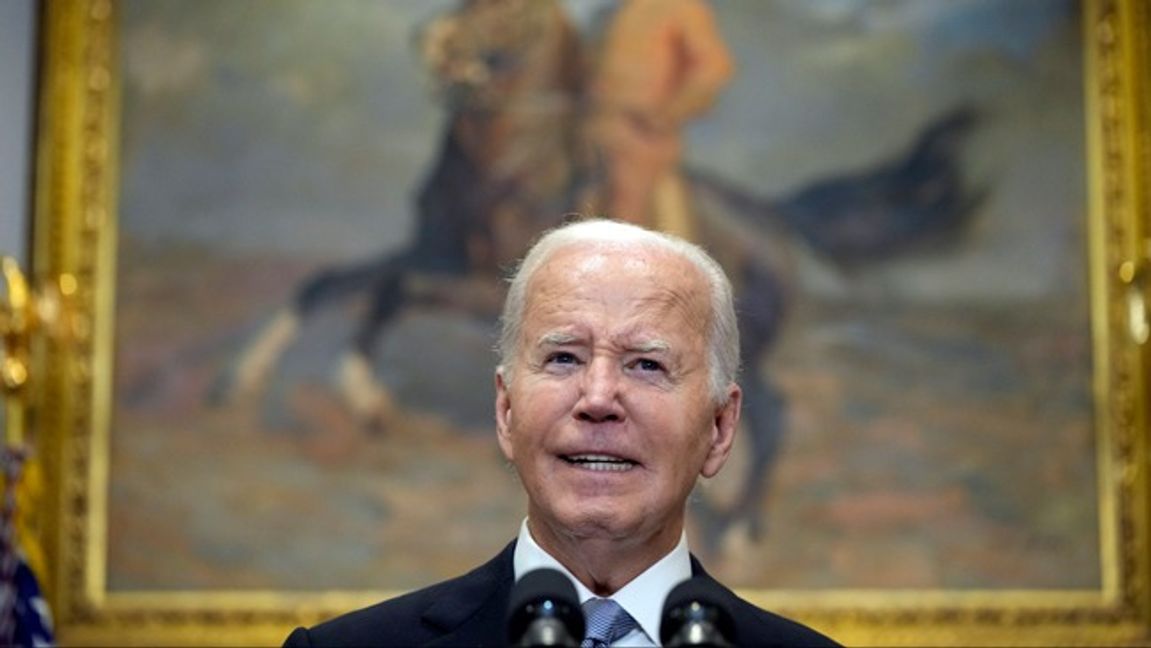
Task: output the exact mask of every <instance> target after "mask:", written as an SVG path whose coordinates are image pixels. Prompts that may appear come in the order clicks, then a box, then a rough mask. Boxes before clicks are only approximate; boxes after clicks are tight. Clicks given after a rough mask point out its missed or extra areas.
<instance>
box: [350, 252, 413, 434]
mask: <svg viewBox="0 0 1151 648" xmlns="http://www.w3.org/2000/svg"><path fill="white" fill-rule="evenodd" d="M407 275H408V267H407V264H406V262H404V260H403V259H398V260H397V263H395V264H393V265H391V266H389V267H388V268H386V269H385V270H384V271H383V272H381V273H380V274H379V276H378V277H377V278H376V283H375V285H374V286H373V287H372V290H371V302H370V303H369V305H368V310H367V312H366V313H365V314H364V317H363V318H362V319H361V320H360V323H359V326H358V327H357V328H356V331H355V333H354V335H353V337H352V340H351V346H350V348H349V349H348V350H347V351H346V352H344V354H343V356H342V357H341V358H340V361H339V369H338V384H339V389H340V393H341V395H342V396H343V398H344V402H345V403H346V404H347V405H348V408H349V409H350V410H351V411H352V415H353V416H354V417H355V418H356V420H357V421H359V422H360V423H361V424H362V425H363V426H364V427H365V428H366V429H368V430H370V431H372V432H380V431H382V430H383V429H384V428H386V427H387V424H388V423H389V422H390V420H391V419H392V417H393V416H394V415H395V412H396V406H395V399H393V398H392V394H391V390H389V389H388V388H387V386H385V385H384V384H383V383H381V382H380V381H379V380H377V379H376V372H375V368H374V365H373V362H372V358H373V357H374V356H375V351H376V347H377V345H378V342H379V339H380V335H381V333H382V332H383V330H384V328H385V327H387V325H388V324H389V323H390V322H391V321H392V320H393V319H394V318H395V316H396V313H397V312H399V310H400V309H401V308H402V307H403V306H404V303H405V302H406V301H407V298H408V295H407V291H406V290H405V278H406V277H407Z"/></svg>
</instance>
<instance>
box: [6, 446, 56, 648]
mask: <svg viewBox="0 0 1151 648" xmlns="http://www.w3.org/2000/svg"><path fill="white" fill-rule="evenodd" d="M25 457H26V452H25V451H24V450H23V449H21V448H11V447H9V448H5V449H4V450H3V456H2V457H0V461H2V463H3V470H4V501H3V504H2V505H0V646H17V647H21V648H23V647H27V648H39V647H41V646H51V645H53V638H52V615H51V613H50V612H49V610H48V604H47V602H45V600H44V597H43V596H41V594H40V585H39V583H37V581H36V575H35V574H34V573H33V572H32V569H31V568H29V567H28V563H27V561H26V560H25V559H24V556H23V555H22V554H21V553H20V550H19V547H18V546H17V545H18V543H17V541H16V491H17V487H18V486H19V484H20V474H21V469H22V468H23V466H24V459H25Z"/></svg>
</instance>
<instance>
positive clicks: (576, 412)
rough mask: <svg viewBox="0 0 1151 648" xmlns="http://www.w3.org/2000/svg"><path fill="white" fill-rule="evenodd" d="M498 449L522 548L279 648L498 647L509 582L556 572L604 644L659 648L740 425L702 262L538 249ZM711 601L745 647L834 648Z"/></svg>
mask: <svg viewBox="0 0 1151 648" xmlns="http://www.w3.org/2000/svg"><path fill="white" fill-rule="evenodd" d="M500 353H501V356H502V357H501V363H500V366H499V368H498V369H497V370H496V377H495V382H496V399H495V404H496V429H497V437H498V440H499V445H500V448H501V449H502V450H503V452H504V454H505V455H506V457H507V458H508V460H509V461H510V462H511V463H512V464H513V465H514V466H515V468H516V471H517V472H518V473H519V476H520V479H521V481H522V483H523V486H524V489H525V490H526V492H527V495H528V514H527V518H526V520H524V522H523V524H522V525H521V528H520V532H519V537H518V539H517V540H516V541H514V542H512V543H511V544H510V545H508V547H507V548H506V549H505V550H504V551H503V552H502V553H500V555H498V556H497V557H496V558H494V559H493V560H492V561H490V562H489V563H487V564H485V565H483V566H481V567H479V568H477V569H476V570H474V571H472V572H471V573H469V574H466V575H464V576H461V577H459V578H456V579H453V580H450V581H446V582H443V583H440V584H438V585H433V586H431V587H429V588H426V589H423V590H420V591H417V592H413V593H410V594H407V595H405V596H401V597H399V598H397V599H394V600H391V601H385V602H383V603H380V604H378V605H376V606H374V607H370V608H367V609H364V610H360V611H358V612H353V613H351V614H348V615H345V616H342V617H339V618H337V619H335V620H332V621H328V622H326V623H323V624H321V625H318V626H316V627H314V628H311V629H309V630H305V629H303V628H300V629H297V630H296V631H295V632H294V633H293V634H292V635H291V636H290V637H289V638H288V641H287V644H286V645H294V646H307V645H385V644H394V645H417V644H437V645H500V644H504V643H506V634H505V627H504V615H505V614H506V612H507V607H508V600H509V596H510V593H511V591H512V586H513V584H514V582H515V580H516V578H518V577H519V576H521V575H523V574H524V573H526V572H528V571H531V570H533V569H535V568H538V567H551V568H555V569H559V570H560V571H562V572H563V573H565V574H567V575H568V576H569V577H570V578H571V580H572V582H573V583H574V585H575V587H576V590H577V592H578V595H579V598H580V600H581V602H582V603H584V605H585V609H586V608H587V607H588V603H589V602H592V603H591V604H592V605H597V606H600V605H603V601H602V599H609V600H611V601H614V603H611V604H606V605H608V606H611V607H613V608H614V607H615V606H616V605H618V606H619V608H621V609H622V612H617V614H618V619H617V621H618V622H617V623H616V624H614V625H615V627H616V633H615V635H614V636H611V637H607V638H606V643H607V644H611V645H629V646H635V645H639V646H643V645H656V644H657V643H658V640H659V636H660V635H659V631H660V629H659V622H660V613H661V610H662V604H663V601H664V598H665V597H666V596H667V594H668V593H669V591H670V590H671V589H672V588H673V587H674V586H675V585H676V584H677V583H679V582H681V581H683V580H685V579H688V578H690V577H692V576H698V577H703V578H709V577H707V575H706V573H705V572H704V571H703V567H702V566H701V565H700V564H699V563H698V562H697V561H696V560H694V559H693V558H692V557H691V555H690V553H689V551H688V547H687V541H686V535H685V533H684V516H685V513H686V502H687V498H688V495H689V494H690V492H691V490H692V488H693V486H694V484H695V482H696V479H697V478H698V477H700V476H703V477H712V476H714V475H715V474H717V473H718V472H719V470H720V469H721V468H722V467H723V465H724V463H725V462H726V461H727V458H728V455H729V454H730V453H731V448H732V442H733V440H734V436H735V431H736V427H737V424H738V422H739V407H740V398H741V393H740V388H739V386H738V385H737V384H736V383H735V380H734V378H735V374H736V371H737V369H738V366H739V344H738V331H737V327H736V320H735V313H734V309H733V306H732V297H731V288H730V285H729V284H728V281H727V278H726V277H725V276H724V273H723V271H722V270H721V269H720V267H719V266H718V265H717V264H716V263H715V261H713V260H712V259H711V257H709V256H708V255H707V254H706V253H705V252H704V251H703V250H702V249H700V248H699V247H697V246H695V245H692V244H690V243H687V242H685V241H683V240H681V239H678V238H675V237H672V236H668V235H664V234H659V233H655V232H652V231H649V230H646V229H643V228H640V227H637V226H634V225H629V224H624V223H617V222H613V221H606V220H589V221H583V222H578V223H575V224H570V225H567V226H564V227H561V228H559V229H556V230H553V231H551V232H549V233H548V234H546V235H545V236H544V237H543V238H542V239H540V241H539V242H538V243H536V245H535V246H534V247H533V248H532V250H531V251H530V252H529V253H528V255H527V257H526V258H525V259H524V261H523V263H522V264H521V266H520V269H519V271H518V272H517V273H516V275H515V277H514V278H513V280H512V283H511V287H510V289H509V292H508V296H507V301H506V303H505V308H504V315H503V332H502V336H501V339H500ZM717 587H720V589H721V592H722V599H723V600H722V601H721V602H722V604H723V605H724V607H726V608H727V610H728V611H729V612H730V613H731V615H732V617H733V618H734V621H735V626H736V633H737V635H738V637H739V641H740V643H741V644H744V645H781V646H816V645H834V642H832V641H831V640H830V639H828V638H827V637H824V636H823V635H821V634H819V633H817V632H815V631H813V630H811V629H809V628H806V627H804V626H802V625H799V624H797V623H794V622H792V621H788V620H786V619H783V618H782V617H779V616H776V615H774V614H771V613H770V612H766V611H763V610H760V609H759V608H757V607H755V606H754V605H752V604H750V603H748V602H746V601H744V600H743V599H740V598H739V597H737V596H736V595H735V594H734V593H732V592H731V591H730V590H727V589H726V588H722V587H721V586H718V584H717ZM600 645H604V644H600Z"/></svg>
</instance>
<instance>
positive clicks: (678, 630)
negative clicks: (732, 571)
mask: <svg viewBox="0 0 1151 648" xmlns="http://www.w3.org/2000/svg"><path fill="white" fill-rule="evenodd" d="M726 598H727V595H726V592H725V591H724V590H723V588H722V587H720V586H719V585H718V584H717V583H716V582H715V581H712V580H710V579H705V578H689V579H687V580H685V581H683V582H681V583H680V584H679V585H676V586H675V587H674V588H672V590H671V592H669V593H668V595H667V599H666V600H665V601H664V604H663V615H662V616H661V618H660V621H659V642H660V643H661V644H662V645H665V646H728V645H730V646H733V645H736V636H735V621H734V619H732V617H731V612H729V611H728V609H727V607H726V605H725V604H724V600H725V599H726Z"/></svg>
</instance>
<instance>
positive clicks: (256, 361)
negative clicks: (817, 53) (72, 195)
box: [217, 0, 978, 550]
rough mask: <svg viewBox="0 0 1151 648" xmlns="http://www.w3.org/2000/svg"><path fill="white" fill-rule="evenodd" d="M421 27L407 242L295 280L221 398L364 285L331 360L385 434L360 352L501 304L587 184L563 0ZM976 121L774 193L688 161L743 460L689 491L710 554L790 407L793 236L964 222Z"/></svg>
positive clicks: (573, 44) (961, 116)
mask: <svg viewBox="0 0 1151 648" xmlns="http://www.w3.org/2000/svg"><path fill="white" fill-rule="evenodd" d="M429 33H430V34H432V36H431V37H429V39H428V41H427V42H426V48H425V56H426V58H428V59H429V60H430V62H431V66H432V68H433V70H435V71H436V73H437V76H438V78H439V79H440V80H441V81H442V82H443V86H442V89H443V95H444V98H445V100H446V102H447V105H448V108H449V117H450V119H449V121H448V125H447V127H446V128H445V132H444V135H443V139H442V142H441V144H440V149H439V153H438V158H437V161H436V163H435V165H434V167H433V168H432V169H431V171H430V173H429V174H428V176H427V177H426V178H425V181H424V183H423V185H422V187H421V189H420V191H419V194H418V197H417V200H416V204H415V207H416V209H415V221H416V223H415V224H416V227H415V234H414V236H413V238H412V240H411V241H410V243H409V244H407V245H406V246H404V247H402V248H400V249H398V250H394V251H390V252H388V253H386V254H383V255H382V256H380V257H379V258H376V259H371V260H368V261H366V262H361V263H352V264H348V265H346V266H341V267H333V268H329V269H325V270H322V271H320V272H318V273H316V274H315V275H313V276H312V277H310V278H308V279H306V280H305V281H303V282H302V283H301V285H300V286H299V287H298V289H297V290H296V292H295V295H294V298H293V299H292V301H291V303H290V304H288V305H287V307H286V308H285V309H284V310H283V311H281V312H280V313H279V314H277V315H276V316H275V317H273V318H272V319H271V321H270V322H269V323H268V324H267V325H265V326H264V327H263V328H262V329H261V330H260V331H259V332H258V333H257V335H256V336H254V337H253V339H252V340H251V341H250V342H249V344H248V345H247V346H246V347H245V348H244V350H243V351H242V353H240V354H239V356H238V358H237V360H236V362H235V363H234V364H233V365H232V366H231V367H230V368H229V370H228V372H227V374H226V375H225V376H223V377H222V379H221V381H220V383H219V385H218V388H219V390H218V392H217V394H218V395H219V396H223V397H225V398H227V397H230V396H234V395H236V394H239V393H241V392H251V391H257V390H259V389H260V388H261V385H262V384H263V382H264V381H265V379H266V378H267V376H268V375H269V373H270V372H271V371H272V370H273V369H274V367H275V364H276V361H277V359H278V357H279V356H280V355H281V354H282V353H283V352H284V351H285V350H286V349H287V347H288V345H290V344H291V343H292V340H293V338H294V337H295V335H296V333H297V331H298V329H299V326H300V323H301V322H302V321H303V320H305V319H306V318H308V317H310V316H312V315H313V314H315V313H316V312H317V311H319V310H321V309H324V308H327V307H330V306H331V305H334V304H336V303H339V302H341V301H342V300H344V299H346V298H349V297H352V296H355V295H363V294H366V295H368V299H369V304H370V305H369V307H368V309H367V310H366V312H365V315H364V316H363V318H362V320H360V321H359V322H358V328H357V329H356V330H355V333H354V335H353V337H352V340H351V343H350V345H349V347H348V349H347V351H346V353H345V354H344V357H343V358H342V360H341V364H340V379H339V380H340V388H341V391H342V393H343V395H344V397H345V400H346V402H347V404H348V406H349V408H350V409H351V411H352V412H353V413H354V414H355V415H356V416H357V418H358V419H359V420H360V421H362V423H363V424H364V425H365V426H366V427H368V428H369V429H375V430H379V429H383V428H386V427H387V425H388V424H389V421H390V419H391V418H392V416H393V414H394V411H395V407H396V405H395V403H394V402H393V399H392V397H391V396H390V394H389V391H388V389H387V388H386V387H385V386H383V385H382V384H381V383H380V382H379V381H378V380H377V379H376V376H375V374H374V371H373V369H372V367H373V363H372V360H371V359H372V357H373V354H374V353H375V351H376V346H377V343H378V342H379V340H380V338H381V335H382V334H383V333H384V332H385V331H386V330H387V328H388V326H389V324H391V323H392V322H394V321H395V320H396V318H397V316H398V315H399V314H400V313H402V312H403V311H404V310H405V309H407V308H410V307H413V306H417V305H419V306H432V307H436V308H443V309H452V310H456V311H459V312H462V313H466V314H469V315H479V316H482V317H485V318H492V317H494V316H495V315H497V314H498V309H499V307H500V304H501V302H502V298H503V292H504V285H503V281H502V278H503V276H504V275H505V274H506V271H507V270H508V268H510V267H511V266H512V265H513V264H514V263H515V261H516V260H517V259H518V258H519V257H520V256H521V255H522V254H523V253H524V252H525V251H526V249H527V247H528V246H529V245H530V243H531V242H532V241H533V240H534V239H535V238H536V237H537V236H538V235H539V234H540V232H542V231H543V230H546V229H548V228H550V227H553V226H555V225H558V224H560V223H561V222H562V220H563V219H564V218H565V214H567V213H569V211H570V210H571V209H573V208H578V207H580V205H579V204H578V203H579V201H580V200H581V199H582V198H581V197H583V196H586V195H588V193H587V192H588V187H594V186H595V182H594V181H595V178H596V174H595V172H594V171H595V170H594V165H592V164H589V163H587V162H586V161H587V160H590V159H593V158H592V156H587V155H585V154H584V152H583V147H584V145H583V143H582V141H581V138H580V126H581V124H580V110H579V105H580V93H581V59H582V54H581V52H580V51H579V50H580V48H579V42H578V38H577V36H576V34H575V33H574V32H573V30H572V29H571V28H570V26H569V25H568V24H567V22H566V20H565V19H564V18H563V15H562V12H561V11H560V9H559V7H558V5H557V4H556V3H554V2H544V1H542V0H500V1H496V0H478V1H473V2H470V3H465V4H464V5H462V7H461V9H460V10H459V11H457V12H456V13H455V14H450V15H448V16H447V17H445V18H442V19H441V20H440V22H438V23H437V24H434V25H433V26H432V29H430V30H429ZM974 121H975V115H974V112H973V111H972V110H970V109H965V108H960V109H956V110H954V111H951V112H949V113H947V114H945V115H943V116H942V117H940V118H939V119H938V120H936V121H934V122H933V123H931V124H929V125H927V126H926V127H925V128H924V129H923V130H922V131H921V132H920V134H919V135H918V136H917V138H916V139H915V141H914V142H912V143H911V145H910V147H909V148H908V149H907V150H905V151H903V152H902V153H901V154H899V155H898V156H896V158H895V159H892V160H887V161H883V162H881V163H879V164H876V165H874V166H872V167H870V168H867V169H864V170H861V171H858V172H854V173H849V174H844V175H842V176H837V177H833V178H828V179H824V180H820V181H818V182H815V183H813V184H811V185H809V186H808V187H806V188H804V189H802V190H800V191H798V192H796V193H794V194H793V195H791V196H788V197H784V198H782V199H769V198H765V197H761V196H756V195H753V194H751V193H749V192H747V191H746V190H743V189H741V188H739V187H737V186H734V185H733V184H732V183H730V182H727V181H725V180H723V179H722V178H719V177H716V176H714V175H710V174H707V173H704V172H702V171H699V170H685V172H684V177H685V178H686V181H687V187H688V191H689V195H690V196H694V202H695V205H694V212H693V218H694V220H695V222H694V224H693V231H694V232H695V233H696V237H697V239H698V240H697V242H698V243H700V244H701V245H703V246H704V247H705V248H707V249H708V250H709V251H710V252H712V253H713V254H714V255H715V256H716V258H717V259H719V260H720V262H721V263H722V264H723V265H724V267H725V269H726V270H727V273H728V275H729V276H730V277H731V279H732V282H733V285H734V287H735V290H736V296H737V306H738V312H739V315H740V318H741V320H740V335H741V339H740V342H741V351H742V354H743V358H744V362H745V364H746V366H747V368H746V370H745V372H744V374H743V376H742V379H741V383H742V385H743V388H744V427H745V430H746V432H747V438H748V440H749V458H750V461H749V467H748V468H747V472H746V474H745V475H744V476H743V479H742V485H741V487H740V488H739V492H738V495H737V496H736V497H735V498H734V500H733V501H731V502H728V503H726V504H725V505H722V506H721V505H719V504H717V503H716V502H713V501H711V500H710V499H709V498H707V497H705V496H702V495H700V496H698V497H695V498H693V510H694V513H695V515H696V517H697V520H698V522H699V524H700V527H701V531H702V537H703V539H704V547H703V548H704V549H705V550H714V549H715V548H716V545H717V543H718V542H719V540H720V539H721V538H722V536H723V534H724V532H725V531H727V530H728V529H729V528H730V527H732V525H733V524H737V523H743V524H746V525H747V529H748V531H750V533H751V536H752V538H756V537H758V536H759V535H760V534H761V533H762V524H763V522H762V511H763V508H764V507H763V504H762V502H763V497H764V494H765V490H766V486H767V484H768V482H769V478H770V473H771V470H772V468H773V465H774V462H775V458H776V455H777V451H778V448H779V445H780V442H781V440H782V438H783V435H784V432H785V430H786V427H787V425H786V417H787V404H786V402H785V399H784V395H783V393H782V391H781V390H780V389H779V388H778V387H777V386H776V384H775V383H774V382H773V380H772V378H771V376H769V375H768V374H767V373H766V371H765V370H763V369H761V366H760V361H761V360H762V359H763V358H764V357H765V355H766V354H767V353H768V352H769V351H770V350H771V349H772V347H773V345H774V344H775V342H776V340H777V338H778V337H779V334H780V330H781V325H782V323H783V320H784V315H785V314H786V313H787V311H788V300H789V294H788V293H789V290H790V281H789V277H790V270H789V262H788V249H787V248H788V246H794V245H795V244H796V242H797V241H800V242H802V243H803V244H805V245H807V246H808V247H809V248H810V249H812V250H814V251H815V252H817V253H822V254H824V255H826V256H827V257H828V258H829V259H830V260H831V261H832V262H834V263H838V264H841V265H853V264H858V263H866V262H868V261H870V260H873V259H877V258H885V257H889V256H891V255H894V254H898V253H900V252H903V251H906V250H909V249H912V248H914V247H916V246H918V245H920V244H922V243H924V242H930V241H935V240H940V239H946V238H948V237H949V236H951V235H953V234H955V233H956V232H958V231H959V230H960V228H961V226H962V225H963V223H964V222H965V221H966V220H968V217H969V216H970V214H971V213H972V212H973V211H974V208H975V206H976V204H977V202H978V197H977V196H975V195H973V193H972V192H971V191H969V190H968V188H966V187H965V182H964V179H963V177H962V174H961V172H960V168H959V164H958V161H957V157H958V152H959V148H960V146H961V144H962V142H963V139H964V136H965V135H966V134H967V133H968V132H969V131H970V128H971V126H972V125H973V124H974Z"/></svg>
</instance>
